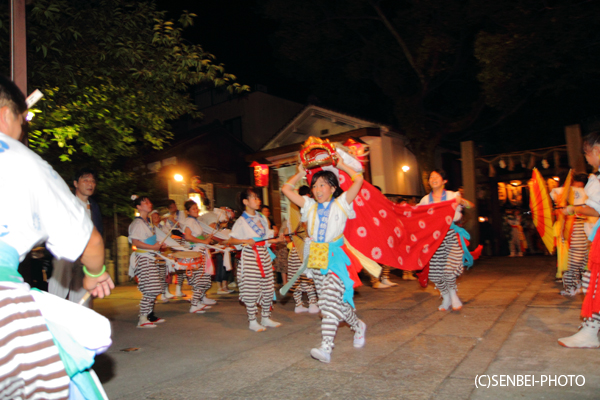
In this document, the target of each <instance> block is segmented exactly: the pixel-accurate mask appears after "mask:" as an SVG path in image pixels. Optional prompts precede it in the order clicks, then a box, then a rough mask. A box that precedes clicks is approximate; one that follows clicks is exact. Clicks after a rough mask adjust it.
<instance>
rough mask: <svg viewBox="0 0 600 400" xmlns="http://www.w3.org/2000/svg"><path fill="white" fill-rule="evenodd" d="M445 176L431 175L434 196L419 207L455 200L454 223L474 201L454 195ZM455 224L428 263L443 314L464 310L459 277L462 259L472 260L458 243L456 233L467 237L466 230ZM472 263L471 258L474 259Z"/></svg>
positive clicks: (441, 172) (430, 195)
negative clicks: (457, 280) (448, 311)
mask: <svg viewBox="0 0 600 400" xmlns="http://www.w3.org/2000/svg"><path fill="white" fill-rule="evenodd" d="M446 182H448V181H447V180H446V174H445V172H444V171H442V170H433V171H432V172H431V174H430V175H429V186H431V193H429V194H428V195H427V196H425V197H423V198H422V199H421V202H420V203H419V205H420V206H422V205H426V204H432V203H439V202H444V201H447V200H452V199H454V200H455V201H456V204H457V207H456V212H455V214H454V219H453V221H454V222H456V221H458V220H460V219H461V217H462V213H461V210H462V207H466V208H470V207H472V206H473V204H472V203H471V202H469V201H468V200H465V199H463V198H462V197H461V196H460V193H458V192H452V191H450V190H446V189H445V185H446ZM454 222H453V223H452V225H451V226H450V229H448V232H447V233H446V237H445V238H444V241H443V242H442V244H441V245H440V247H438V249H437V251H436V252H435V254H434V255H433V256H432V257H431V260H430V262H429V280H431V281H432V282H433V283H434V284H435V287H436V288H437V289H438V290H439V291H440V293H441V295H442V299H443V301H442V305H440V306H439V307H438V309H439V310H440V311H446V310H449V309H450V307H452V309H453V310H460V309H461V308H462V302H461V301H460V299H459V298H458V295H457V294H456V278H457V277H459V276H460V275H461V274H462V271H463V263H464V261H463V257H464V256H467V257H469V256H470V254H469V251H468V250H467V249H465V248H464V247H465V245H464V241H463V240H462V239H461V241H463V245H462V246H461V243H459V239H458V238H457V233H458V234H460V235H461V236H462V235H463V234H464V229H462V228H459V227H458V226H456V225H455V224H454ZM471 263H472V259H471Z"/></svg>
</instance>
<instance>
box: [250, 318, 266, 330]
mask: <svg viewBox="0 0 600 400" xmlns="http://www.w3.org/2000/svg"><path fill="white" fill-rule="evenodd" d="M249 328H250V330H251V331H254V332H262V331H266V330H267V328H265V327H264V326H262V325H261V324H259V323H258V321H257V320H255V319H253V320H252V321H250V326H249Z"/></svg>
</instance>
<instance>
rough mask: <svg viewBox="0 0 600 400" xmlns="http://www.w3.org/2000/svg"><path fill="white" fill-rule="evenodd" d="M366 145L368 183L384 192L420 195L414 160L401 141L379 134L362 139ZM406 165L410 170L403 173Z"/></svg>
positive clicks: (415, 161) (421, 192) (391, 136)
mask: <svg viewBox="0 0 600 400" xmlns="http://www.w3.org/2000/svg"><path fill="white" fill-rule="evenodd" d="M361 139H362V140H364V141H365V142H366V143H368V144H369V152H370V161H371V180H372V182H373V185H376V186H379V187H380V188H381V190H382V191H383V193H389V194H402V195H408V196H421V195H424V194H425V193H424V191H423V189H422V187H421V180H420V176H419V167H418V164H417V159H416V157H415V156H414V154H412V153H411V152H410V151H409V150H408V149H407V148H406V146H405V142H404V138H402V137H401V136H400V135H397V134H394V133H389V134H386V133H382V136H381V137H373V136H365V137H362V138H361ZM405 165H407V166H408V167H409V168H410V169H409V170H408V171H407V172H404V171H402V167H403V166H405Z"/></svg>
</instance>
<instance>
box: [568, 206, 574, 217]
mask: <svg viewBox="0 0 600 400" xmlns="http://www.w3.org/2000/svg"><path fill="white" fill-rule="evenodd" d="M569 207H571V209H570V210H569ZM567 214H569V215H575V207H573V206H567Z"/></svg>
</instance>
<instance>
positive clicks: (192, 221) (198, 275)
mask: <svg viewBox="0 0 600 400" xmlns="http://www.w3.org/2000/svg"><path fill="white" fill-rule="evenodd" d="M184 207H185V210H186V211H187V212H188V216H187V218H186V219H185V220H184V222H183V226H184V228H183V235H184V239H185V240H186V241H188V242H190V243H192V244H194V243H202V244H210V242H211V239H212V235H210V236H208V237H207V238H204V237H203V236H202V226H200V223H199V222H198V219H197V218H198V212H199V210H198V204H196V202H195V201H194V200H188V201H186V202H185V204H184ZM209 258H210V252H209V251H208V249H206V253H205V255H204V267H203V268H199V269H195V270H192V276H191V277H190V276H187V275H186V271H178V275H177V284H178V285H181V284H183V278H184V277H185V278H187V280H188V282H189V284H190V286H191V287H192V288H193V290H194V295H193V296H192V307H191V308H190V312H191V313H196V314H202V313H204V312H205V310H206V309H209V308H210V306H212V305H214V304H217V302H216V300H213V299H209V298H208V297H206V291H207V290H208V289H209V288H210V286H211V284H212V282H211V279H210V275H209V274H207V273H206V263H207V262H209V260H208V259H209ZM179 272H181V273H179Z"/></svg>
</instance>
